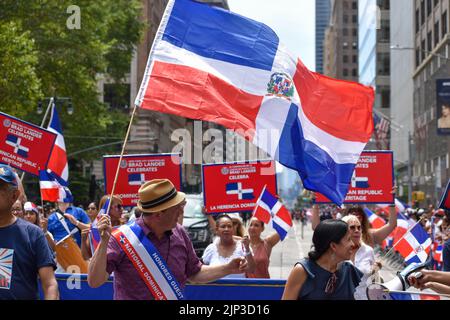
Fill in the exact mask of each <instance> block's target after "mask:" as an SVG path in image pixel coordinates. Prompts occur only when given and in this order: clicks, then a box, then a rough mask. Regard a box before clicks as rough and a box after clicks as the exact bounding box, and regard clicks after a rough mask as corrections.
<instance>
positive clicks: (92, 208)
mask: <svg viewBox="0 0 450 320" xmlns="http://www.w3.org/2000/svg"><path fill="white" fill-rule="evenodd" d="M86 213H87V214H88V216H89V219H91V222H94V220H95V218H97V215H98V210H97V205H96V204H95V202H91V203H89V205H88V207H87V212H86Z"/></svg>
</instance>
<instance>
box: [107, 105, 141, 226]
mask: <svg viewBox="0 0 450 320" xmlns="http://www.w3.org/2000/svg"><path fill="white" fill-rule="evenodd" d="M136 109H137V105H136V104H135V105H134V109H133V113H132V114H131V119H130V123H129V124H128V130H127V134H126V135H125V140H124V141H123V146H122V152H121V153H120V158H119V162H118V163H117V169H116V177H115V178H114V183H113V187H112V190H111V194H110V196H109V198H110V201H109V203H108V208H107V209H106V213H105V214H109V209H110V208H111V203H112V197H113V195H114V191H115V190H116V184H117V178H118V177H119V170H120V163H121V162H122V158H123V154H124V152H125V147H126V145H127V141H128V136H129V135H130V131H131V126H132V125H133V119H134V115H135V114H136ZM102 235H103V232H102Z"/></svg>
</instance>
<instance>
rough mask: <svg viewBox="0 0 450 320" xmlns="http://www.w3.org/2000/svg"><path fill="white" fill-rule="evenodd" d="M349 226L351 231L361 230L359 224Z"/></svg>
mask: <svg viewBox="0 0 450 320" xmlns="http://www.w3.org/2000/svg"><path fill="white" fill-rule="evenodd" d="M349 228H350V230H352V231H355V230H358V231H361V226H356V225H353V226H350V227H349Z"/></svg>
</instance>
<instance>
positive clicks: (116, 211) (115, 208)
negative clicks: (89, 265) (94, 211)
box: [81, 194, 123, 260]
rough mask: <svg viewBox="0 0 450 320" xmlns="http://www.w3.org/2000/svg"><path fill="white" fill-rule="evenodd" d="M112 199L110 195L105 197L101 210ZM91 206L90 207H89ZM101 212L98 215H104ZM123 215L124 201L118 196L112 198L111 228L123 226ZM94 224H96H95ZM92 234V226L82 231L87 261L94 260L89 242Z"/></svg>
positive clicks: (101, 202) (82, 243)
mask: <svg viewBox="0 0 450 320" xmlns="http://www.w3.org/2000/svg"><path fill="white" fill-rule="evenodd" d="M109 198H110V195H109V194H107V195H104V196H103V197H102V198H101V199H100V202H99V204H98V207H99V208H102V210H103V207H104V206H105V203H106V201H107V200H108V199H109ZM89 206H90V205H89ZM102 210H100V212H99V213H98V214H103V211H102ZM122 213H123V207H122V199H120V198H119V197H117V196H115V195H114V196H113V197H112V203H111V206H110V208H109V218H110V220H111V226H112V227H113V228H115V227H119V226H120V225H121V217H122ZM93 223H94V222H93ZM90 232H91V225H89V227H88V228H87V229H84V230H82V232H81V238H82V241H81V254H82V255H83V258H84V259H85V260H89V259H90V258H92V248H91V241H90V240H89V233H90Z"/></svg>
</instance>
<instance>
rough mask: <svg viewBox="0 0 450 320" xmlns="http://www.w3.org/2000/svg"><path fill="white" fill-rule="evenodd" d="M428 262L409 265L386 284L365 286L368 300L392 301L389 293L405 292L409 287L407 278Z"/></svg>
mask: <svg viewBox="0 0 450 320" xmlns="http://www.w3.org/2000/svg"><path fill="white" fill-rule="evenodd" d="M427 265H428V262H424V263H411V264H410V265H408V266H407V267H406V268H405V269H403V270H402V271H399V272H397V275H396V276H395V278H394V279H392V280H391V281H389V282H386V283H372V284H369V285H368V286H367V290H366V294H367V299H369V300H392V299H391V296H390V295H389V291H406V290H407V289H408V288H409V287H410V286H411V285H410V283H409V281H408V277H409V276H410V275H411V274H413V273H416V272H417V273H418V272H419V271H420V270H421V269H423V268H425V267H426V266H427Z"/></svg>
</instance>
